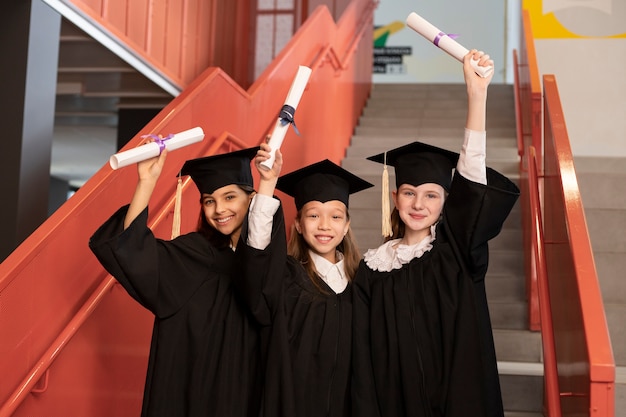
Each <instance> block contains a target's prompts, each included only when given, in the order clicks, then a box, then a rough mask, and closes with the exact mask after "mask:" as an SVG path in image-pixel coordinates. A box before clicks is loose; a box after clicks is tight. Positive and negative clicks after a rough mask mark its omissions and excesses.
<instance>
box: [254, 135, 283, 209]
mask: <svg viewBox="0 0 626 417" xmlns="http://www.w3.org/2000/svg"><path fill="white" fill-rule="evenodd" d="M260 146H261V149H259V150H258V151H257V156H256V158H255V159H254V166H256V169H257V170H258V171H259V176H260V181H259V190H258V192H257V193H258V194H261V195H266V196H268V197H273V196H274V190H275V189H276V183H277V181H278V176H279V175H280V170H281V169H282V167H283V155H282V154H281V153H280V149H276V159H275V160H274V164H273V165H272V169H269V170H268V169H265V168H264V167H263V166H262V165H261V163H262V162H263V161H267V160H268V159H269V157H270V151H271V148H270V145H268V144H267V143H265V142H263V143H262V144H261V145H260Z"/></svg>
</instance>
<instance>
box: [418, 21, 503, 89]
mask: <svg viewBox="0 0 626 417" xmlns="http://www.w3.org/2000/svg"><path fill="white" fill-rule="evenodd" d="M406 24H407V26H408V27H410V28H411V29H413V30H414V31H416V32H417V33H419V34H420V35H422V36H423V37H424V38H426V39H427V40H428V41H429V42H432V43H433V44H435V46H437V47H439V48H440V49H442V50H443V51H444V52H446V53H448V55H450V56H452V57H453V58H455V59H457V60H458V61H459V62H463V57H464V56H465V55H467V53H468V52H469V50H468V49H467V48H465V47H463V46H461V45H460V44H459V43H458V42H457V41H455V40H454V39H452V38H451V37H450V36H448V35H447V34H446V33H444V32H442V31H440V30H439V29H437V28H436V27H435V26H433V25H432V24H431V23H430V22H428V21H426V19H424V18H423V17H421V16H419V15H418V14H417V13H415V12H412V13H410V14H409V16H408V17H407V18H406ZM471 64H472V68H473V69H474V71H476V74H478V75H480V76H481V77H487V76H489V74H490V73H491V72H492V71H493V66H488V67H483V66H479V65H478V61H476V60H472V63H471Z"/></svg>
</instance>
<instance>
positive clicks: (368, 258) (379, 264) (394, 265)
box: [363, 224, 436, 272]
mask: <svg viewBox="0 0 626 417" xmlns="http://www.w3.org/2000/svg"><path fill="white" fill-rule="evenodd" d="M435 229H436V224H434V225H432V226H430V235H429V236H426V237H425V238H424V239H422V241H421V242H419V243H415V244H413V245H401V244H400V240H401V239H394V240H390V241H387V242H385V243H383V244H382V245H380V246H379V247H378V248H376V249H369V250H368V251H367V252H365V255H363V260H364V261H365V264H366V265H367V266H368V267H370V269H372V270H373V271H380V272H389V271H391V270H394V269H400V268H402V265H405V264H408V263H409V262H411V261H412V260H413V259H415V258H420V257H422V255H424V253H426V252H428V251H430V250H431V249H432V248H433V245H432V243H433V242H434V240H435V238H436V233H435Z"/></svg>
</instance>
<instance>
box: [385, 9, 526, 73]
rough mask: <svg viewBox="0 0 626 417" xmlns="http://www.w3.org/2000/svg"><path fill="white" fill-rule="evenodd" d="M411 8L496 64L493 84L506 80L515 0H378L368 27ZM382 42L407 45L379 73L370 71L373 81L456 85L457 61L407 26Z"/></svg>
mask: <svg viewBox="0 0 626 417" xmlns="http://www.w3.org/2000/svg"><path fill="white" fill-rule="evenodd" d="M411 12H416V13H417V14H419V15H420V16H422V17H423V18H424V19H426V20H428V21H429V22H430V23H432V24H433V25H434V26H436V27H438V28H439V29H440V30H441V31H443V32H446V33H454V34H458V35H459V37H458V38H457V39H456V40H457V42H459V43H460V44H461V45H463V46H464V47H466V48H468V49H472V48H476V49H480V50H483V51H485V52H487V53H488V54H489V55H490V56H491V58H492V59H493V60H494V62H495V64H496V74H495V75H494V81H493V82H495V83H505V82H506V83H512V82H513V81H512V80H513V76H512V71H511V65H512V62H511V61H512V50H513V49H514V48H518V45H519V22H520V0H507V1H504V2H503V1H494V0H472V1H467V0H448V1H445V2H444V1H428V2H418V1H415V0H381V1H380V3H379V5H378V8H377V9H376V12H375V14H374V26H375V27H378V26H386V25H389V24H391V23H393V22H400V23H402V24H404V22H405V20H406V18H407V16H408V15H409V13H411ZM386 46H397V47H410V48H411V49H412V54H410V55H404V56H403V57H402V63H401V64H397V65H391V66H389V67H388V72H387V73H385V74H374V78H373V80H374V82H375V83H422V82H427V83H440V82H443V83H447V82H450V83H462V82H463V72H462V69H461V67H460V64H459V62H458V61H456V60H455V59H454V58H452V57H450V56H449V55H447V54H446V53H445V52H443V51H442V50H440V49H439V48H437V47H436V46H434V45H433V44H432V43H431V42H429V41H428V40H426V39H424V38H423V37H421V36H420V35H419V34H417V33H416V32H414V31H413V30H412V29H410V28H408V27H406V26H405V27H404V28H403V29H401V30H399V31H397V32H394V33H392V34H390V36H389V37H388V39H387V43H386Z"/></svg>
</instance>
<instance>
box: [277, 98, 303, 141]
mask: <svg viewBox="0 0 626 417" xmlns="http://www.w3.org/2000/svg"><path fill="white" fill-rule="evenodd" d="M295 113H296V109H294V108H293V107H291V106H290V105H289V104H285V105H284V106H283V108H282V109H280V113H279V114H278V118H279V119H280V124H281V125H282V126H285V125H286V124H291V125H292V126H293V130H294V131H295V132H296V135H298V136H300V132H299V131H298V128H297V127H296V122H295V120H294V119H293V116H294V115H295Z"/></svg>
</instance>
